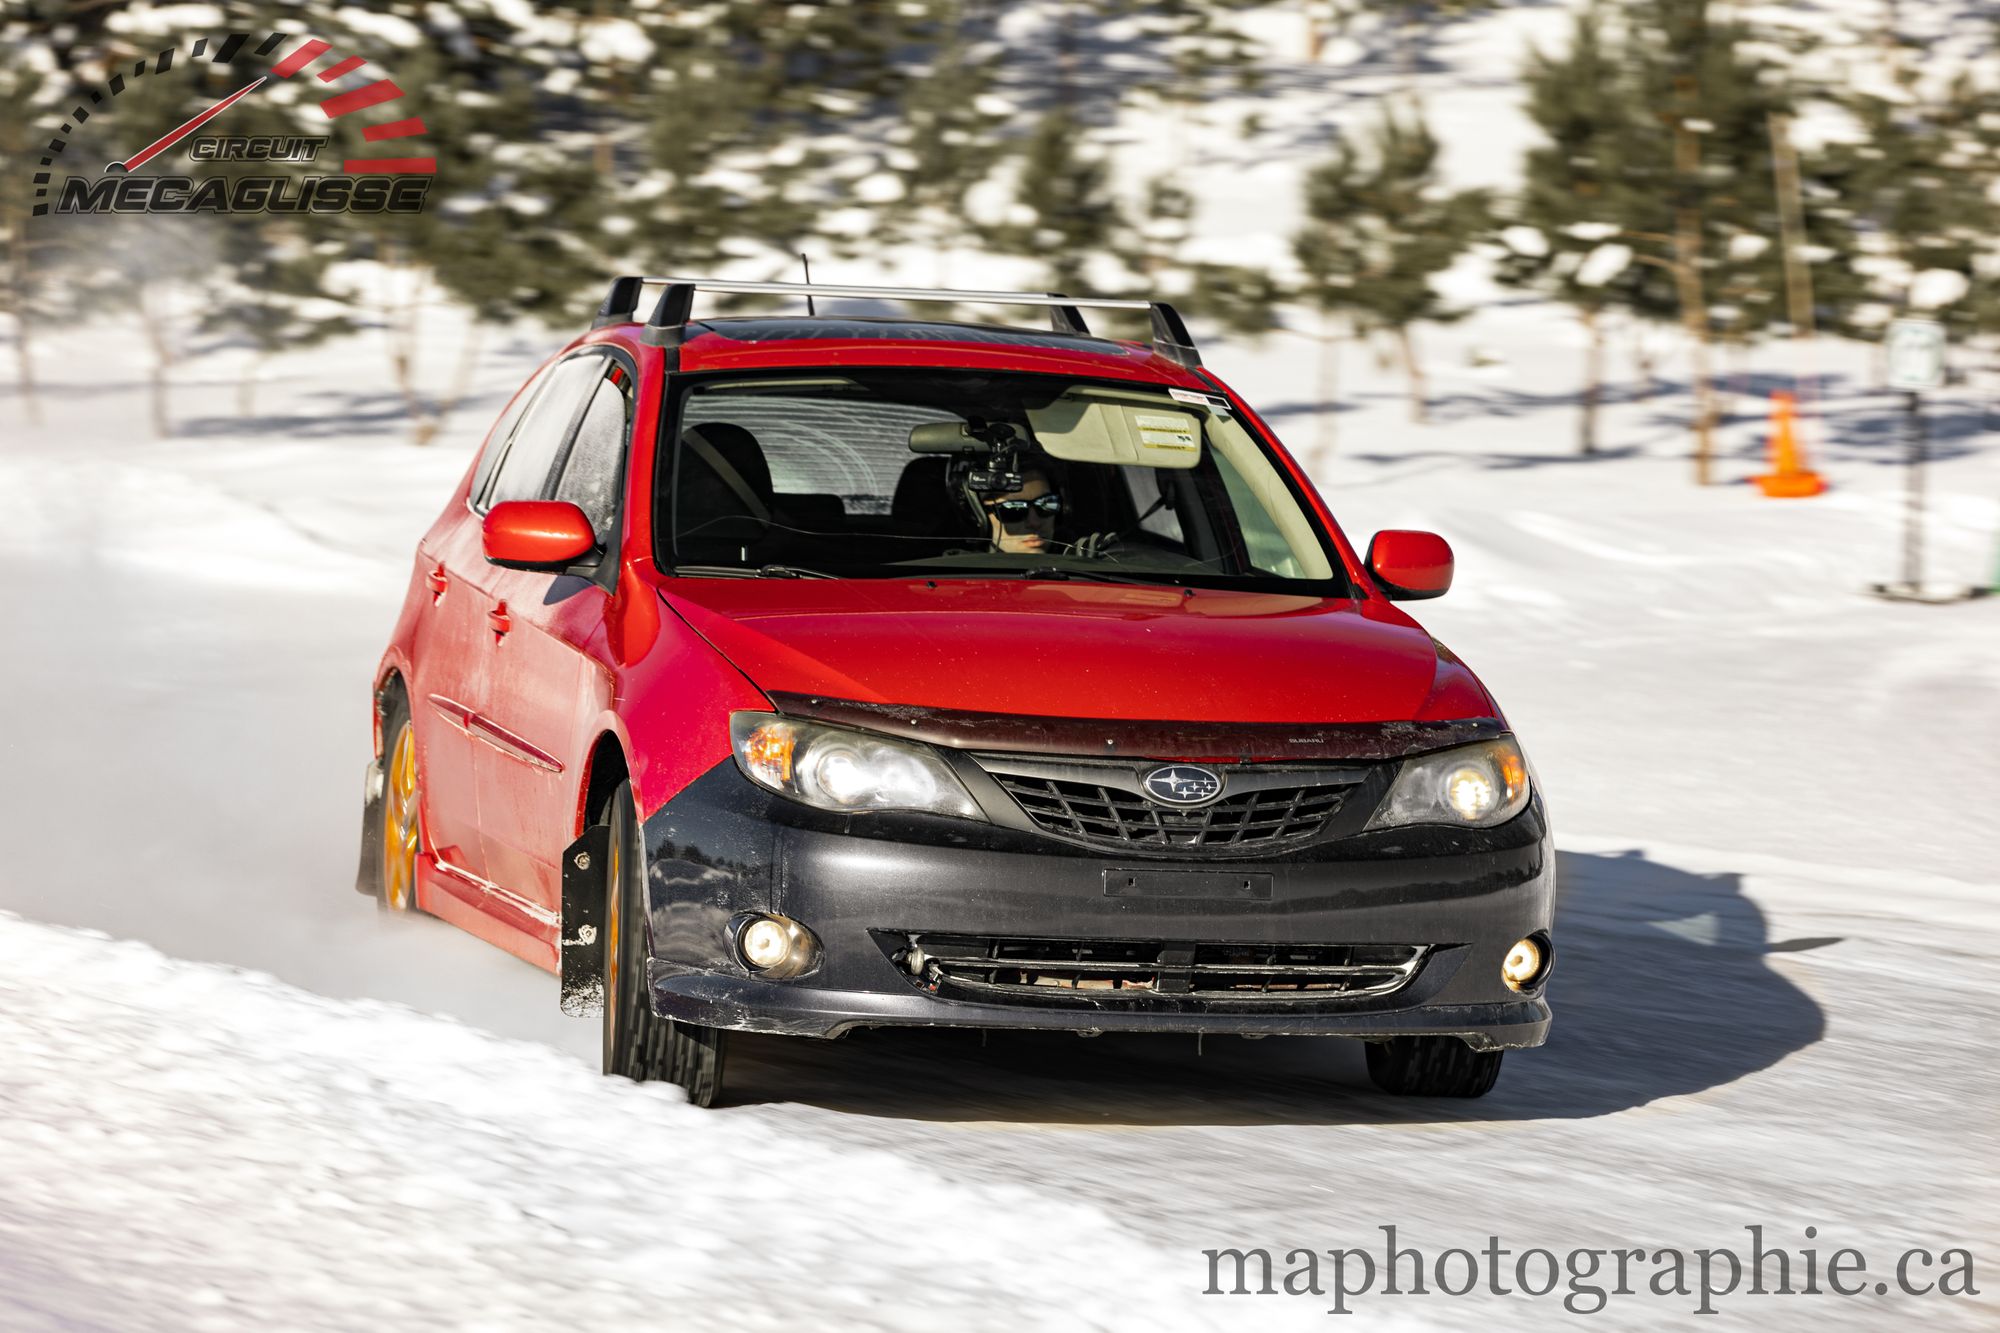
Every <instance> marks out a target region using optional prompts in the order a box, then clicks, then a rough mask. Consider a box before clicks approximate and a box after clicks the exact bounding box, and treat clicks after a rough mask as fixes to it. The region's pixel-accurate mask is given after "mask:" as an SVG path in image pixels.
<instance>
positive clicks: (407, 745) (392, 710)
mask: <svg viewBox="0 0 2000 1333" xmlns="http://www.w3.org/2000/svg"><path fill="white" fill-rule="evenodd" d="M382 734H383V735H384V736H386V737H387V738H388V744H387V745H386V746H384V747H383V751H382V755H383V760H382V762H383V765H384V767H383V773H382V896H381V897H379V898H377V899H376V900H375V902H376V905H377V906H378V907H381V908H382V909H383V910H384V911H389V912H409V911H414V910H415V909H416V906H417V857H418V856H419V855H421V854H422V851H423V842H424V818H423V784H422V782H421V781H419V779H418V774H417V731H416V728H415V727H413V726H412V725H411V724H410V705H409V703H408V702H407V701H406V700H404V699H403V698H402V697H401V696H400V695H398V696H397V697H396V699H395V701H394V702H392V703H391V704H390V705H389V712H388V714H387V716H385V717H384V718H383V719H382Z"/></svg>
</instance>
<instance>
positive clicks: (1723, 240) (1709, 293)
mask: <svg viewBox="0 0 2000 1333" xmlns="http://www.w3.org/2000/svg"><path fill="white" fill-rule="evenodd" d="M1614 12H1615V14H1616V17H1617V19H1618V23H1617V25H1616V27H1617V34H1616V39H1615V40H1613V39H1612V37H1611V36H1610V34H1609V33H1608V31H1607V29H1608V28H1609V26H1610V24H1609V23H1608V17H1609V16H1610V15H1611V14H1612V13H1614ZM1587 19H1588V21H1587V22H1586V23H1584V24H1582V25H1580V26H1579V28H1578V31H1577V33H1576V35H1575V40H1574V42H1573V44H1572V49H1571V51H1570V53H1569V55H1568V56H1566V57H1564V58H1563V59H1561V60H1554V61H1551V60H1547V59H1545V58H1543V59H1540V60H1539V61H1538V63H1537V64H1535V65H1533V66H1531V80H1530V81H1531V98H1532V100H1531V113H1532V114H1533V115H1534V117H1535V119H1536V121H1537V123H1538V124H1539V125H1540V126H1541V127H1542V128H1543V130H1544V132H1545V133H1546V134H1548V135H1549V138H1550V142H1549V144H1548V145H1547V146H1546V147H1545V148H1543V149H1540V150H1539V154H1540V155H1531V157H1530V159H1529V162H1528V164H1527V184H1526V194H1525V196H1524V199H1523V202H1522V205H1521V207H1522V209H1523V219H1522V225H1524V226H1525V227H1527V228H1530V229H1532V230H1533V231H1535V232H1538V233H1540V237H1541V240H1540V242H1539V244H1540V245H1541V246H1543V247H1545V250H1546V253H1544V254H1539V255H1537V254H1532V253H1528V252H1527V251H1525V250H1523V249H1522V248H1521V247H1520V246H1519V245H1516V246H1515V247H1513V249H1514V254H1513V255H1512V257H1511V258H1510V259H1509V260H1508V261H1507V266H1506V267H1507V271H1509V272H1510V273H1511V274H1512V276H1514V277H1515V278H1516V280H1524V281H1537V282H1543V283H1545V284H1548V283H1552V284H1554V287H1553V289H1554V290H1557V291H1558V292H1559V294H1561V295H1562V296H1563V298H1564V299H1566V300H1570V301H1571V302H1572V304H1578V303H1579V302H1594V301H1596V300H1598V299H1599V298H1600V297H1601V298H1602V300H1603V302H1604V303H1605V304H1606V305H1609V304H1613V303H1615V304H1619V305H1622V306H1623V307H1624V308H1625V309H1627V310H1629V311H1631V312H1632V313H1634V314H1636V315H1638V316H1640V317H1642V318H1655V317H1657V316H1658V315H1660V314H1661V313H1663V311H1664V310H1665V309H1666V308H1668V307H1667V304H1666V303H1667V301H1668V300H1669V299H1670V301H1671V306H1670V308H1671V310H1672V312H1673V314H1674V315H1675V317H1677V319H1678V320H1679V322H1680V325H1681V328H1682V330H1683V332H1684V333H1685V335H1686V337H1687V340H1688V342H1689V344H1690V348H1691V353H1692V362H1693V373H1692V391H1693V396H1694V401H1695V413H1694V435H1695V449H1694V456H1695V476H1696V480H1697V481H1699V482H1703V483H1705V482H1707V481H1708V480H1709V476H1710V468H1711V460H1712V458H1713V453H1714V444H1713V440H1714V430H1715V425H1716V419H1717V415H1718V411H1717V403H1716V398H1715V392H1714V385H1713V381H1712V376H1711V372H1710V368H1709V367H1710V357H1711V351H1712V348H1713V347H1714V345H1715V344H1716V343H1717V342H1719V341H1720V342H1725V343H1728V344H1730V345H1732V346H1735V347H1738V348H1740V347H1742V346H1744V345H1745V344H1747V343H1748V342H1749V341H1750V340H1752V339H1754V338H1756V337H1758V336H1761V335H1762V334H1764V333H1766V332H1768V331H1770V330H1772V329H1775V328H1780V327H1788V326H1789V325H1788V321H1789V320H1790V319H1791V317H1792V309H1793V307H1794V305H1795V304H1796V303H1795V302H1794V301H1793V300H1791V299H1789V298H1790V297H1791V296H1792V295H1793V293H1792V292H1790V291H1789V290H1788V282H1796V280H1797V278H1798V276H1799V272H1800V270H1799V268H1798V265H1797V263H1796V261H1797V259H1798V258H1799V257H1800V256H1801V255H1803V254H1804V253H1806V252H1808V251H1809V252H1810V253H1813V254H1818V255H1820V256H1821V257H1822V259H1824V260H1829V261H1831V262H1824V263H1822V264H1821V266H1820V268H1819V270H1818V272H1817V273H1816V274H1815V278H1816V279H1817V281H1816V283H1815V286H1816V291H1815V292H1814V298H1815V301H1816V303H1817V304H1818V305H1819V306H1820V307H1824V308H1828V309H1830V310H1838V309H1839V308H1840V307H1841V306H1842V305H1843V304H1845V303H1846V302H1847V301H1848V300H1849V299H1850V290H1849V288H1848V287H1847V286H1846V285H1845V283H1844V279H1843V273H1844V266H1843V265H1842V264H1841V263H1840V262H1839V261H1840V259H1842V258H1843V257H1845V256H1847V255H1849V254H1851V252H1852V248H1853V236H1852V227H1851V225H1850V224H1849V222H1848V221H1847V219H1846V218H1845V217H1844V215H1843V214H1842V212H1841V210H1840V209H1839V208H1837V207H1833V206H1829V205H1828V204H1827V203H1826V202H1825V199H1826V198H1827V197H1828V196H1837V195H1838V194H1839V192H1840V189H1839V173H1838V172H1837V171H1836V170H1834V169H1833V168H1832V167H1831V166H1830V165H1829V164H1827V163H1825V162H1823V161H1818V160H1815V161H1813V162H1811V163H1808V164H1803V169H1804V172H1805V176H1806V179H1805V180H1804V181H1803V183H1802V190H1801V193H1803V194H1805V195H1806V196H1807V197H1808V198H1809V199H1811V200H1812V201H1813V202H1814V207H1812V208H1809V209H1807V210H1806V214H1805V217H1804V219H1803V225H1804V228H1805V235H1803V236H1801V237H1798V238H1796V239H1797V241H1798V243H1799V247H1800V248H1799V250H1798V251H1796V252H1794V253H1793V254H1792V255H1791V256H1790V257H1791V258H1792V259H1793V260H1794V263H1793V264H1792V265H1790V266H1789V269H1788V265H1787V262H1786V261H1787V258H1788V256H1787V254H1786V251H1785V247H1783V246H1781V245H1774V244H1772V243H1771V241H1772V238H1774V237H1781V236H1787V235H1788V232H1789V228H1788V227H1787V225H1786V222H1785V218H1784V217H1783V216H1781V212H1780V206H1779V198H1778V192H1777V187H1776V176H1777V171H1776V167H1777V160H1776V158H1775V156H1774V150H1773V133H1774V127H1775V126H1778V125H1779V124H1781V122H1782V118H1783V117H1784V116H1786V115H1787V114H1788V113H1789V112H1791V111H1792V109H1793V104H1794V100H1795V92H1794V90H1793V89H1791V88H1790V87H1789V86H1788V85H1787V83H1786V81H1785V79H1784V78H1783V76H1782V70H1780V69H1779V68H1777V67H1776V66H1774V65H1773V64H1771V62H1770V61H1769V60H1768V59H1767V58H1766V57H1764V56H1763V55H1762V54H1756V55H1753V54H1751V49H1750V47H1749V40H1750V39H1751V38H1752V37H1753V36H1759V35H1760V34H1757V33H1754V32H1753V31H1752V30H1751V29H1750V28H1748V27H1747V26H1746V25H1744V24H1743V23H1742V22H1740V21H1737V20H1730V21H1718V20H1715V19H1714V18H1712V16H1711V14H1710V8H1709V4H1708V0H1626V3H1625V4H1623V5H1622V6H1621V7H1620V8H1618V9H1617V10H1616V11H1612V10H1609V9H1600V10H1598V11H1596V13H1595V14H1593V15H1590V16H1587ZM1767 44H1768V43H1767ZM1593 190H1595V191H1597V192H1598V193H1597V194H1595V195H1593V194H1591V193H1590V192H1591V191H1593ZM1584 199H1601V200H1602V201H1603V202H1602V204H1601V206H1600V207H1598V208H1584V207H1583V206H1582V202H1581V201H1582V200H1584ZM1591 213H1595V214H1596V216H1587V214H1591ZM1566 218H1573V219H1574V220H1568V221H1566V220H1565V219H1566ZM1545 224H1546V225H1545ZM1569 242H1584V243H1587V245H1588V246H1589V247H1590V250H1589V253H1587V254H1584V255H1579V256H1576V257H1571V255H1572V254H1573V253H1574V251H1575V250H1576V249H1577V247H1576V246H1574V245H1571V244H1570V243H1569ZM1531 244H1532V243H1531ZM1627 255H1629V263H1630V264H1631V265H1635V266H1638V267H1639V268H1640V269H1642V270H1653V271H1652V272H1644V271H1637V272H1635V271H1632V270H1630V269H1626V268H1624V267H1622V266H1621V263H1620V261H1622V260H1624V259H1625V258H1626V256H1627ZM1593 260H1595V261H1597V262H1596V263H1594V264H1593V263H1592V262H1591V261H1593ZM1662 276H1664V277H1665V278H1666V279H1667V282H1666V283H1664V284H1663V283H1662V282H1661V281H1660V279H1661V277H1662ZM1579 278H1588V279H1592V280H1601V285H1602V288H1603V289H1602V291H1601V292H1596V293H1586V292H1583V291H1579V290H1577V289H1578V287H1579V286H1581V287H1591V286H1597V285H1600V282H1598V281H1591V282H1582V283H1579V282H1577V281H1575V279H1579ZM1669 292H1671V296H1670V298H1669V296H1668V293H1669ZM1580 308H1581V309H1587V308H1588V307H1587V305H1584V306H1582V307H1580Z"/></svg>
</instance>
